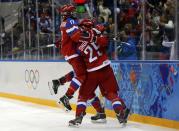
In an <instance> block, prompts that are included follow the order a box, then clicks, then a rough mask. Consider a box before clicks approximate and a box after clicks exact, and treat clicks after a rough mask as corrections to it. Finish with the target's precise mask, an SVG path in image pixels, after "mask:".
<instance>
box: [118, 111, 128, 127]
mask: <svg viewBox="0 0 179 131" xmlns="http://www.w3.org/2000/svg"><path fill="white" fill-rule="evenodd" d="M129 113H130V110H129V109H128V108H125V109H124V110H123V111H121V113H119V114H116V117H117V119H118V121H119V123H120V124H126V123H127V119H128V116H129Z"/></svg>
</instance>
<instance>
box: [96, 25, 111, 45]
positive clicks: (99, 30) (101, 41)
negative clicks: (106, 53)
mask: <svg viewBox="0 0 179 131" xmlns="http://www.w3.org/2000/svg"><path fill="white" fill-rule="evenodd" d="M93 30H94V32H95V33H96V34H97V36H96V43H97V44H98V45H100V47H105V46H107V45H108V43H109V39H108V36H107V35H104V34H103V32H104V31H105V28H104V26H103V25H96V27H95V28H93Z"/></svg>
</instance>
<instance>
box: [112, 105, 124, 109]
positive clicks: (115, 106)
mask: <svg viewBox="0 0 179 131" xmlns="http://www.w3.org/2000/svg"><path fill="white" fill-rule="evenodd" d="M120 106H122V105H120V104H114V105H113V108H114V109H115V108H118V107H120Z"/></svg>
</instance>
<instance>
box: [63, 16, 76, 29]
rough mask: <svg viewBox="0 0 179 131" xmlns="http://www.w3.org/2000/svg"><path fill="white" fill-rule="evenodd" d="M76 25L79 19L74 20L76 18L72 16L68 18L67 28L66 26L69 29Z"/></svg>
mask: <svg viewBox="0 0 179 131" xmlns="http://www.w3.org/2000/svg"><path fill="white" fill-rule="evenodd" d="M74 25H78V21H77V20H74V19H72V18H68V19H67V20H66V26H65V28H66V29H69V28H71V27H73V26H74Z"/></svg>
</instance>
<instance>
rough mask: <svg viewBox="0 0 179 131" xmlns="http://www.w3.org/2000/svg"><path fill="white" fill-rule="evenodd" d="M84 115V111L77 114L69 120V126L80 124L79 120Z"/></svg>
mask: <svg viewBox="0 0 179 131" xmlns="http://www.w3.org/2000/svg"><path fill="white" fill-rule="evenodd" d="M85 115H86V113H82V114H81V115H80V116H77V117H76V118H75V119H73V120H71V121H69V126H72V127H79V125H81V122H82V120H83V117H84V116H85Z"/></svg>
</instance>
